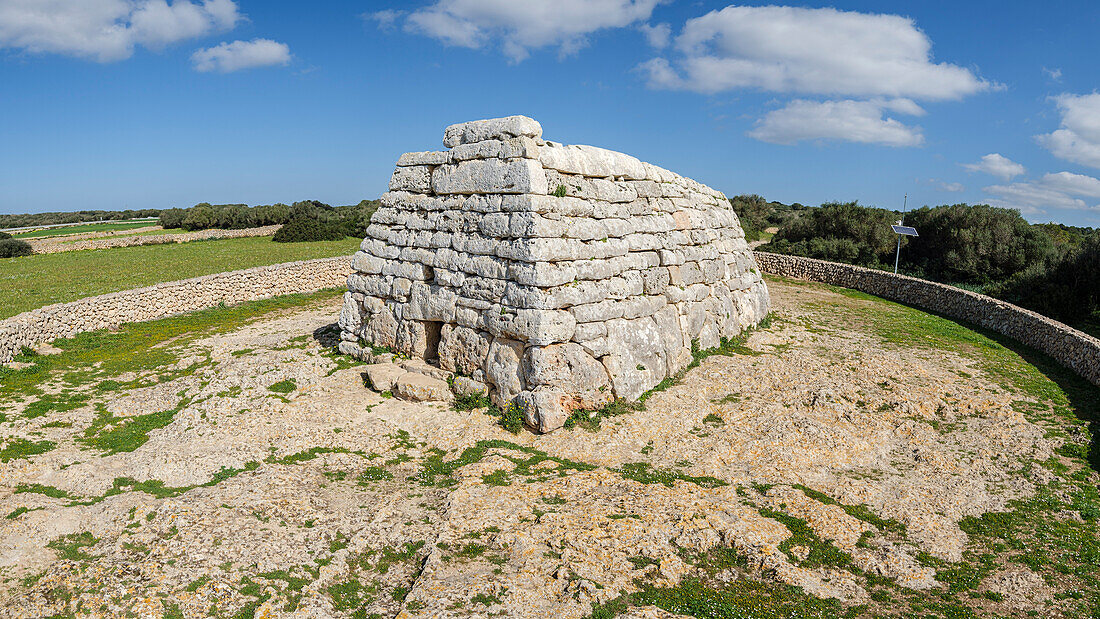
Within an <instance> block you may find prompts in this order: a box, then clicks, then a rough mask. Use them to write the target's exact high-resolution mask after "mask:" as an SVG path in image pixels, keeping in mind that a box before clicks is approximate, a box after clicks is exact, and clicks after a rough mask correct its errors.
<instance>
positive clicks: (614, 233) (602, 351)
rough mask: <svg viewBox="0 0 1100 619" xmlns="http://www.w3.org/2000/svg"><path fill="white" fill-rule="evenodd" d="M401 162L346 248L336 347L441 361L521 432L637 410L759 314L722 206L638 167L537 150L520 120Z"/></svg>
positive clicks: (479, 125)
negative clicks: (621, 404)
mask: <svg viewBox="0 0 1100 619" xmlns="http://www.w3.org/2000/svg"><path fill="white" fill-rule="evenodd" d="M443 145H444V146H445V147H446V148H447V149H448V150H444V151H437V152H415V153H405V154H404V155H402V156H401V157H400V158H399V159H398V161H397V168H396V169H395V171H394V173H393V176H392V178H391V180H390V187H389V189H390V191H389V192H388V193H386V194H385V195H384V196H382V206H381V208H379V209H378V211H377V212H375V214H374V216H373V218H372V219H371V225H370V227H369V228H368V229H367V238H365V239H364V240H363V243H362V245H361V249H360V251H359V252H358V253H357V254H356V255H355V260H354V262H353V267H354V268H355V273H354V274H353V275H352V276H351V277H349V278H348V288H349V292H348V294H347V295H346V296H345V304H344V309H343V312H342V313H341V317H340V326H341V329H342V335H341V337H342V338H343V340H344V341H343V342H342V344H341V350H342V351H344V352H346V353H348V354H352V355H355V356H358V357H360V358H366V357H367V356H369V355H371V354H372V352H371V350H370V347H369V346H368V344H369V345H372V346H375V347H384V348H392V349H396V350H397V351H400V352H402V353H405V354H408V355H410V356H412V357H417V358H423V359H435V358H438V361H439V365H440V367H441V368H442V369H443V370H447V371H452V372H457V373H459V374H463V375H466V376H467V377H469V378H470V379H471V380H472V381H473V382H474V383H476V384H477V385H478V386H480V387H476V390H478V391H483V392H487V393H488V394H489V397H490V398H492V399H493V401H494V402H496V403H497V404H498V405H499V406H501V407H504V406H506V405H516V406H519V407H520V408H521V409H522V410H523V414H524V416H525V421H526V422H527V424H528V425H530V426H531V427H533V428H535V429H537V430H539V431H542V432H546V431H549V430H553V429H555V428H558V427H561V425H562V424H563V423H565V421H566V419H567V418H568V417H569V415H570V414H571V412H572V411H574V410H577V409H598V408H600V407H601V406H603V405H606V404H607V403H609V402H611V401H612V400H613V399H614V398H616V397H618V398H625V399H628V400H634V399H637V398H638V397H639V396H640V395H642V394H643V393H644V392H645V391H647V390H649V389H651V388H653V387H654V386H655V385H657V384H658V383H660V382H661V381H662V380H663V379H665V378H666V377H668V376H672V375H675V374H676V373H677V372H678V371H680V370H681V369H683V368H684V367H686V366H687V365H688V364H689V363H691V361H692V350H691V347H692V345H693V343H697V344H698V345H699V346H700V347H701V348H704V349H705V348H711V347H714V346H717V345H718V344H719V343H720V340H721V338H729V337H733V336H735V335H737V334H739V333H740V332H741V331H742V330H744V329H745V328H747V327H749V326H752V325H755V324H756V323H758V322H759V321H760V320H761V319H762V318H764V316H766V315H767V313H768V305H769V300H768V292H767V288H766V287H765V285H764V282H763V280H762V279H761V275H760V272H759V271H758V269H757V268H756V263H755V261H754V260H753V256H752V252H751V251H750V250H749V248H748V245H747V243H746V242H745V238H744V236H745V235H744V233H743V231H742V230H741V225H740V222H739V220H738V218H737V215H736V214H735V213H734V212H733V209H732V208H731V207H730V204H729V201H727V200H726V197H725V196H724V195H722V193H721V192H719V191H716V190H714V189H711V188H710V187H707V186H705V185H703V184H701V183H698V182H696V181H694V180H691V179H689V178H685V177H683V176H680V175H678V174H674V173H673V172H670V171H668V170H665V169H663V168H659V167H657V166H655V165H652V164H649V163H645V162H642V161H640V160H638V159H636V158H634V157H631V156H629V155H625V154H623V153H617V152H614V151H610V150H605V149H602V148H596V147H593V146H567V145H563V144H558V143H555V142H551V141H548V140H543V139H542V127H541V126H540V125H539V123H538V122H536V121H534V120H533V119H531V118H527V117H524V116H511V117H508V118H497V119H490V120H480V121H473V122H468V123H461V124H457V125H452V126H450V127H448V128H447V129H446V131H445V133H444V138H443Z"/></svg>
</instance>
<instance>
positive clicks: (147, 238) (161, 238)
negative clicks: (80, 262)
mask: <svg viewBox="0 0 1100 619" xmlns="http://www.w3.org/2000/svg"><path fill="white" fill-rule="evenodd" d="M281 227H282V226H281V225H279V224H276V225H273V226H261V227H259V228H242V229H239V230H217V229H215V230H198V231H195V232H180V233H179V234H147V235H135V236H121V237H118V238H106V239H88V240H82V241H75V242H65V240H57V239H38V240H35V239H30V240H28V241H27V242H28V243H30V245H31V249H33V250H34V253H36V254H57V253H61V252H66V251H80V250H84V249H112V248H115V247H136V246H138V245H162V244H165V243H187V242H190V241H209V240H214V239H239V238H244V237H251V236H271V235H273V234H275V232H276V231H278V230H279V228H281Z"/></svg>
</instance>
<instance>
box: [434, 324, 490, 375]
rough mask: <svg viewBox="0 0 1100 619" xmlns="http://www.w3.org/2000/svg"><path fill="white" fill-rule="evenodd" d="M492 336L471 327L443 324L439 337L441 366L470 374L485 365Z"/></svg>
mask: <svg viewBox="0 0 1100 619" xmlns="http://www.w3.org/2000/svg"><path fill="white" fill-rule="evenodd" d="M490 339H491V338H490V336H489V334H488V333H485V332H484V331H476V330H474V329H471V328H469V327H461V326H451V325H443V330H442V332H441V336H440V339H439V366H440V367H442V368H443V369H446V370H451V371H452V372H461V373H463V374H470V373H472V372H473V371H474V370H477V369H478V368H481V367H482V366H484V365H485V359H486V357H488V355H489V343H490Z"/></svg>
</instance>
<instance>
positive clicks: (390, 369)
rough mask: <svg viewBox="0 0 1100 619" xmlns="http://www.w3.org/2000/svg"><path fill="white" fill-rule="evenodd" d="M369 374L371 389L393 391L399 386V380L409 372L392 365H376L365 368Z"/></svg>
mask: <svg viewBox="0 0 1100 619" xmlns="http://www.w3.org/2000/svg"><path fill="white" fill-rule="evenodd" d="M364 370H365V371H366V374H367V380H368V381H369V382H370V386H371V388H373V389H374V390H375V391H378V392H382V391H393V388H394V386H395V385H396V384H397V380H398V379H399V378H401V377H402V376H404V375H405V374H408V371H406V370H403V369H401V368H399V367H397V366H396V365H394V364H392V363H376V364H372V365H368V366H366V367H365V368H364Z"/></svg>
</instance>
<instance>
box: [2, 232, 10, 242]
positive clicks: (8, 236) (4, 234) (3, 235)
mask: <svg viewBox="0 0 1100 619" xmlns="http://www.w3.org/2000/svg"><path fill="white" fill-rule="evenodd" d="M10 238H11V235H10V234H8V233H7V232H0V241H3V240H4V239H10Z"/></svg>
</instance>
